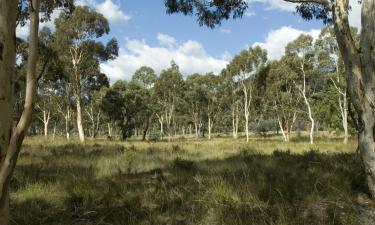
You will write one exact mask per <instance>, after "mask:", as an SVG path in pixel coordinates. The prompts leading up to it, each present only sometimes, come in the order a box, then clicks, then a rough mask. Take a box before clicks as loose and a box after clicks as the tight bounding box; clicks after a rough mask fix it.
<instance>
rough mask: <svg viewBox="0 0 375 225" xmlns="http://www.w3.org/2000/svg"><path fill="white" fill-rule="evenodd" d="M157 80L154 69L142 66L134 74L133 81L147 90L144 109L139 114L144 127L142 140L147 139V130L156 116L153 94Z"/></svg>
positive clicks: (140, 123)
mask: <svg viewBox="0 0 375 225" xmlns="http://www.w3.org/2000/svg"><path fill="white" fill-rule="evenodd" d="M156 80H157V75H156V73H155V71H154V69H152V68H150V67H147V66H142V67H141V68H139V69H138V70H137V71H135V73H134V74H133V76H132V82H134V83H136V84H138V85H139V86H140V87H141V88H142V89H144V91H145V92H147V93H148V94H147V95H144V104H143V105H142V106H143V109H142V110H140V111H139V113H138V114H137V115H138V117H139V119H138V121H139V123H138V125H139V126H141V127H140V129H142V130H143V131H142V140H146V135H147V132H148V130H149V128H150V123H151V119H152V117H154V116H155V115H154V113H155V106H156V105H155V103H154V102H153V101H151V96H152V93H153V91H154V86H155V82H156Z"/></svg>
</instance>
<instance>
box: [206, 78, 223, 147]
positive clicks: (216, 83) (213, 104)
mask: <svg viewBox="0 0 375 225" xmlns="http://www.w3.org/2000/svg"><path fill="white" fill-rule="evenodd" d="M202 78H203V88H204V90H205V96H206V99H207V103H206V104H207V105H206V108H207V110H206V111H207V130H208V139H209V140H210V139H211V133H212V129H213V127H214V124H215V122H216V120H217V118H218V116H219V114H220V113H221V109H222V107H221V101H220V97H221V96H220V94H221V90H220V89H221V87H222V86H221V77H219V76H216V75H215V74H213V73H208V74H206V75H204V76H203V77H202Z"/></svg>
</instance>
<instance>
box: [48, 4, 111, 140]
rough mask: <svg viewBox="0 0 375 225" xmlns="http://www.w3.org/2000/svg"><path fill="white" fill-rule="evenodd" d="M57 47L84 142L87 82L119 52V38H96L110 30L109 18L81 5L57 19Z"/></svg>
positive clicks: (79, 132) (81, 138)
mask: <svg viewBox="0 0 375 225" xmlns="http://www.w3.org/2000/svg"><path fill="white" fill-rule="evenodd" d="M55 24H56V48H58V49H59V53H60V57H61V60H62V61H63V62H65V64H66V69H67V70H68V74H70V75H71V76H70V81H71V82H72V83H73V92H74V96H75V100H76V116H77V128H78V134H79V139H80V141H81V142H84V140H85V135H84V129H83V123H82V111H83V110H82V107H83V106H82V97H83V95H82V91H83V84H84V83H85V82H86V80H87V79H90V77H92V76H95V75H97V74H99V63H100V62H103V61H106V60H109V59H113V58H115V57H116V56H117V55H118V44H117V41H116V40H115V39H112V40H110V41H109V42H108V43H107V45H106V46H104V45H103V43H102V42H98V41H95V39H97V38H100V37H102V36H103V35H105V34H108V33H109V25H108V21H107V19H106V18H104V16H103V15H101V14H100V13H97V12H95V11H94V10H92V9H90V8H88V7H77V8H76V9H75V10H74V13H73V14H72V15H69V14H67V13H62V14H61V15H60V16H59V18H57V19H56V21H55Z"/></svg>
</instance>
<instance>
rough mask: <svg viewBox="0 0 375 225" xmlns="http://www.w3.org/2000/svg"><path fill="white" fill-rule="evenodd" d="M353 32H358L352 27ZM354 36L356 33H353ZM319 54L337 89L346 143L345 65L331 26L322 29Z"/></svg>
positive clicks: (319, 39) (347, 101)
mask: <svg viewBox="0 0 375 225" xmlns="http://www.w3.org/2000/svg"><path fill="white" fill-rule="evenodd" d="M352 33H354V34H355V33H357V30H356V29H353V28H352ZM353 36H354V35H353ZM315 48H316V49H317V51H318V52H317V55H318V66H319V68H320V70H322V72H325V73H327V74H328V76H329V80H330V83H331V84H332V86H333V87H334V89H335V90H336V95H335V96H336V98H337V100H336V101H337V105H338V108H339V112H340V116H341V123H342V128H343V129H344V143H345V144H346V143H347V142H348V138H349V125H348V104H349V99H348V96H347V88H346V84H345V77H344V73H345V71H344V65H343V61H342V57H341V55H340V52H339V47H338V44H337V41H336V38H335V37H334V34H333V29H332V28H331V27H325V28H324V29H322V31H321V33H320V35H319V38H318V40H317V41H316V43H315Z"/></svg>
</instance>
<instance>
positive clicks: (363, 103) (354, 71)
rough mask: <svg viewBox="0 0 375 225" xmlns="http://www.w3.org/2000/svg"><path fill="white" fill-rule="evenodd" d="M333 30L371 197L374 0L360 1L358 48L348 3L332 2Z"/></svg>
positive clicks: (374, 169) (374, 180)
mask: <svg viewBox="0 0 375 225" xmlns="http://www.w3.org/2000/svg"><path fill="white" fill-rule="evenodd" d="M333 6H334V8H333V19H334V30H335V34H336V38H337V42H338V44H339V47H340V52H341V55H342V57H343V60H344V64H345V78H346V82H347V88H348V93H349V97H350V100H351V102H352V104H353V106H354V107H355V109H356V111H357V113H358V118H359V121H358V125H359V126H358V132H359V134H358V147H359V151H360V155H361V158H362V161H363V165H364V169H365V173H366V177H367V183H368V188H369V191H370V193H371V195H372V198H375V152H374V150H375V148H374V147H375V145H374V134H373V128H374V125H375V119H374V117H375V115H374V107H375V95H374V88H375V87H374V85H375V80H374V78H375V50H374V49H375V23H374V21H375V1H374V0H363V1H362V18H361V20H362V31H361V36H360V39H361V44H360V49H358V48H357V47H356V45H355V42H354V40H353V37H352V36H351V32H350V26H349V21H348V2H347V1H345V0H336V1H334V5H333Z"/></svg>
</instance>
